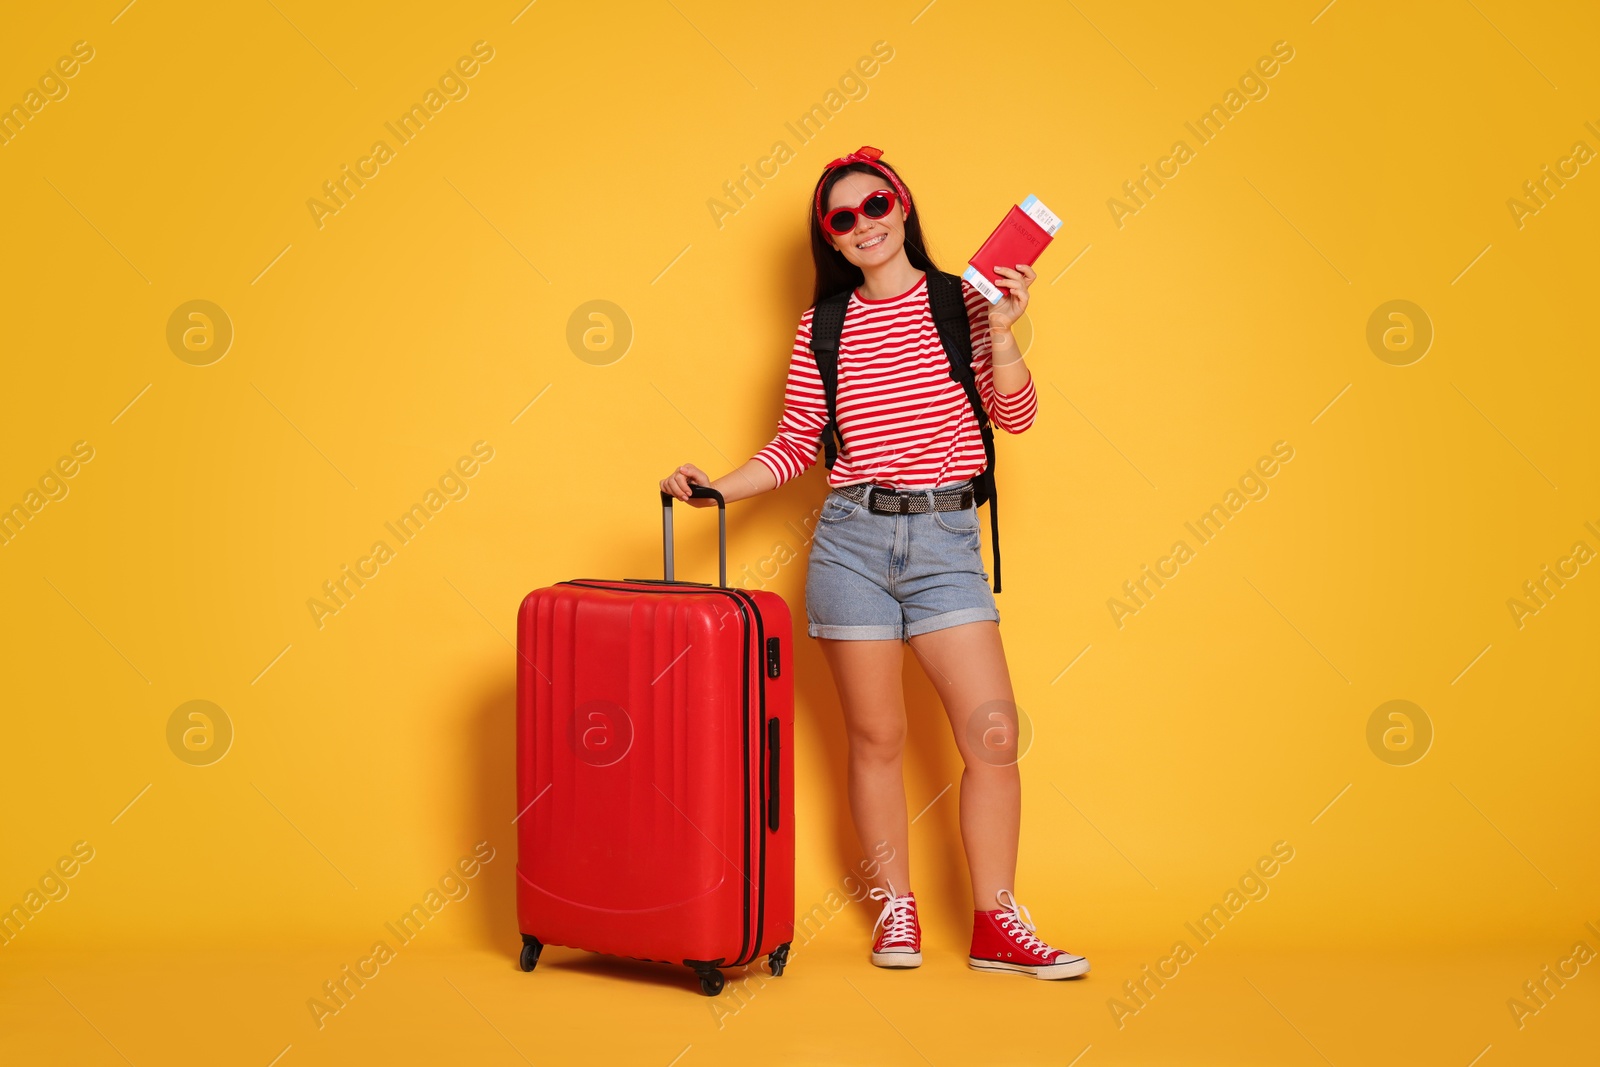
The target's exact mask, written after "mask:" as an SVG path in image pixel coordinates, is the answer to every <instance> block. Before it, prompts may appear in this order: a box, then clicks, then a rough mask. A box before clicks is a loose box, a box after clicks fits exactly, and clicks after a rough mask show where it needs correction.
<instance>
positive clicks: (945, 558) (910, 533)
mask: <svg viewBox="0 0 1600 1067" xmlns="http://www.w3.org/2000/svg"><path fill="white" fill-rule="evenodd" d="M971 484H972V483H971V479H966V480H964V481H960V482H953V483H951V484H949V485H941V486H936V487H935V488H936V489H939V490H944V489H955V488H962V487H965V486H969V485H971ZM928 492H929V493H930V494H931V493H932V492H933V490H932V489H930V490H928ZM930 503H931V501H930ZM980 539H981V527H980V525H979V523H978V509H977V508H976V507H968V508H964V509H962V510H960V511H924V512H916V513H911V514H907V515H887V514H883V513H880V512H876V511H869V510H868V509H867V504H866V501H865V500H861V501H855V500H851V499H849V498H848V497H846V496H844V495H843V494H841V493H839V492H837V491H830V492H829V493H828V496H827V498H826V499H825V500H824V501H823V504H822V513H821V514H820V515H819V516H818V517H817V528H816V531H815V534H814V535H813V538H812V541H811V560H810V564H809V566H808V568H807V572H806V624H807V625H806V633H807V634H809V635H810V636H812V637H825V638H832V639H838V640H847V641H883V640H900V641H905V640H907V639H908V638H911V637H915V636H916V635H917V634H925V633H928V632H929V631H931V630H940V629H943V628H945V627H947V626H958V625H960V624H961V623H967V622H977V621H979V620H983V619H989V620H992V621H994V622H999V621H1000V611H999V609H998V608H997V607H996V606H995V601H994V591H993V590H991V589H990V588H989V575H988V572H986V571H985V570H984V569H983V556H982V554H981V553H980V551H979V544H980Z"/></svg>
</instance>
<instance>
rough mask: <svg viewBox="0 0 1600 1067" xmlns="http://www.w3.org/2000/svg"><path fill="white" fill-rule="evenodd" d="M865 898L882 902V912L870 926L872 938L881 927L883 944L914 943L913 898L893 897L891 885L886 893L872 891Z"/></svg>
mask: <svg viewBox="0 0 1600 1067" xmlns="http://www.w3.org/2000/svg"><path fill="white" fill-rule="evenodd" d="M867 896H869V897H871V898H872V899H873V900H881V901H883V902H884V904H883V910H882V911H880V912H879V913H878V921H877V922H875V923H873V924H872V932H873V934H874V936H876V934H877V932H878V928H879V927H880V926H881V927H884V935H885V936H884V940H885V942H896V941H908V942H913V943H914V942H915V938H916V915H917V910H916V909H917V905H916V901H915V899H914V898H912V897H897V896H895V895H894V886H892V885H891V886H890V887H889V888H888V891H884V890H882V889H873V890H872V891H871V892H869V893H868V894H867Z"/></svg>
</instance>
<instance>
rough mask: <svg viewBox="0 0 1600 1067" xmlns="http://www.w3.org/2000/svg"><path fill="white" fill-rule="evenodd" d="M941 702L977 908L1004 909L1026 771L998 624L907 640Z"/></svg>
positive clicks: (963, 627) (969, 625) (1010, 886)
mask: <svg viewBox="0 0 1600 1067" xmlns="http://www.w3.org/2000/svg"><path fill="white" fill-rule="evenodd" d="M910 645H911V650H912V651H913V652H914V653H916V656H917V659H918V661H919V662H920V663H921V664H922V669H923V670H924V671H925V672H927V675H928V680H929V681H930V682H932V683H933V687H934V689H936V690H937V691H938V693H939V699H940V701H942V702H943V703H944V709H945V714H946V715H948V716H949V717H950V727H951V729H952V730H954V731H955V735H956V747H957V748H958V749H959V750H960V752H961V759H962V762H963V763H964V764H965V765H966V769H965V770H964V771H963V772H962V775H961V841H962V844H963V845H964V846H965V847H966V852H967V867H968V869H969V871H970V873H971V876H972V899H973V901H974V904H973V906H974V907H975V908H977V909H979V910H982V911H988V910H990V909H992V908H996V907H999V905H998V904H997V903H996V902H995V893H996V892H998V891H999V890H1001V889H1009V890H1012V891H1013V892H1015V889H1016V886H1015V882H1016V877H1017V838H1018V835H1019V828H1020V825H1021V820H1022V776H1021V775H1020V774H1019V773H1018V771H1017V766H1016V760H1017V756H1018V749H1017V727H1018V722H1017V710H1016V702H1015V697H1014V696H1013V695H1012V691H1011V672H1010V669H1009V668H1008V667H1007V666H1006V657H1005V649H1004V648H1003V647H1002V646H1001V643H1000V627H999V624H997V623H994V622H987V621H985V622H969V623H963V624H961V625H959V626H950V627H946V628H945V629H943V630H934V631H933V632H932V633H926V634H918V635H917V636H915V637H913V638H911V639H910Z"/></svg>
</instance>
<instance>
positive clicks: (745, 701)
mask: <svg viewBox="0 0 1600 1067" xmlns="http://www.w3.org/2000/svg"><path fill="white" fill-rule="evenodd" d="M611 581H619V579H607V578H601V579H592V580H585V579H581V578H575V579H572V580H570V581H564V582H557V583H556V584H557V585H577V586H583V587H585V588H589V589H604V590H606V591H608V592H612V593H621V592H626V591H627V590H626V589H618V588H617V587H616V586H614V585H606V584H601V583H604V582H611ZM620 581H624V582H639V583H644V582H650V583H652V584H655V585H658V586H661V588H659V589H657V590H655V591H656V592H661V593H694V594H701V593H726V594H727V595H728V596H731V597H732V598H733V599H734V601H735V602H736V603H737V604H738V605H739V617H740V620H741V622H742V625H741V627H740V641H741V644H742V645H743V654H742V655H741V656H740V659H741V661H742V671H741V679H742V681H741V685H740V707H741V708H742V709H743V714H742V715H741V716H740V718H741V719H742V720H743V722H742V724H741V725H742V727H743V737H744V794H745V796H746V797H747V798H748V797H749V796H750V656H751V648H750V617H751V616H752V615H753V616H755V621H756V625H755V630H756V644H755V648H756V650H757V654H758V655H759V651H760V650H761V649H764V648H766V647H767V643H766V640H765V637H766V634H765V627H764V626H763V625H762V622H761V610H760V608H758V607H757V606H756V602H755V597H754V596H751V595H750V594H749V593H748V592H746V591H744V590H741V589H734V588H732V587H730V586H717V585H707V586H704V587H700V586H699V585H698V583H684V584H695V585H696V588H694V589H671V588H667V587H666V585H667V583H665V582H664V581H662V580H661V579H652V578H625V579H620ZM774 640H776V638H774ZM756 676H757V679H758V681H757V685H758V689H757V695H758V699H759V706H758V712H759V714H760V716H761V722H762V724H763V725H765V723H766V721H767V682H766V671H757V672H756ZM761 734H762V730H761V729H760V728H759V727H758V728H757V734H756V736H757V743H760V741H761ZM761 747H762V748H763V749H765V748H766V746H765V745H762V746H761ZM771 758H772V759H773V760H774V762H773V764H772V768H773V772H774V776H775V774H776V768H777V763H776V759H777V752H776V749H774V750H773V752H772V756H771ZM756 782H757V788H758V789H759V790H760V792H761V795H760V797H759V798H758V804H757V807H756V812H757V822H758V825H757V830H758V832H760V834H761V847H760V859H759V864H760V869H759V872H758V873H757V875H756V879H755V882H756V921H755V931H754V933H755V937H754V939H753V940H752V938H751V936H750V935H751V929H750V898H749V896H748V895H747V896H746V897H745V901H744V922H743V925H742V927H741V931H742V937H743V944H742V945H741V946H740V949H739V955H738V956H736V957H735V958H734V959H732V960H730V961H729V962H727V963H725V964H723V965H722V966H725V967H740V966H744V965H746V964H749V963H751V962H753V961H754V960H755V958H756V957H757V956H759V955H760V954H761V935H762V933H763V929H764V927H765V925H766V904H767V833H766V830H765V828H764V827H762V826H760V825H759V824H760V822H762V821H765V820H763V819H761V816H762V815H764V814H766V813H767V810H768V800H767V780H766V778H765V776H763V775H762V774H761V773H760V768H759V767H758V768H757V772H756ZM773 806H774V807H776V797H774V800H773ZM743 807H744V865H745V872H746V873H745V877H746V879H748V878H749V876H750V873H751V871H752V870H753V868H752V866H751V863H750V805H749V802H748V800H747V801H746V803H745V804H744V805H743ZM773 829H774V830H775V829H776V826H774V827H773Z"/></svg>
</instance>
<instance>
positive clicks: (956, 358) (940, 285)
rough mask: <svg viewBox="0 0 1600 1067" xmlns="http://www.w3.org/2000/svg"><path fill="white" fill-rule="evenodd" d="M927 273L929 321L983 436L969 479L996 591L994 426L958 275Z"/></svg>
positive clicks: (997, 513)
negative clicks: (978, 462) (983, 518)
mask: <svg viewBox="0 0 1600 1067" xmlns="http://www.w3.org/2000/svg"><path fill="white" fill-rule="evenodd" d="M927 275H928V305H929V307H930V308H931V309H932V311H933V321H934V323H935V324H936V325H937V326H938V327H939V339H940V340H941V341H943V342H944V351H945V355H946V357H948V358H949V360H950V377H951V378H952V379H954V380H955V381H956V382H957V383H958V384H959V385H960V386H961V388H962V390H963V391H964V392H965V393H966V394H967V402H968V403H969V404H971V405H972V416H973V418H975V419H976V420H977V422H978V430H979V432H980V433H982V435H983V456H984V466H983V470H982V471H981V472H980V473H979V474H978V476H977V477H976V478H974V479H973V489H974V499H975V501H976V504H977V505H978V506H981V505H983V504H985V503H987V504H988V505H989V545H990V549H991V551H992V553H993V555H994V591H995V592H996V593H998V592H1000V511H999V506H998V500H997V493H996V489H995V480H994V458H995V457H994V428H993V427H992V426H990V424H989V415H988V412H986V411H984V409H983V398H982V397H980V396H979V395H978V385H977V381H976V379H975V376H974V374H973V372H972V321H971V319H969V318H968V316H967V304H966V301H965V300H964V299H963V298H962V293H961V277H960V275H956V274H947V273H946V272H944V271H941V270H931V271H928V272H927Z"/></svg>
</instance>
